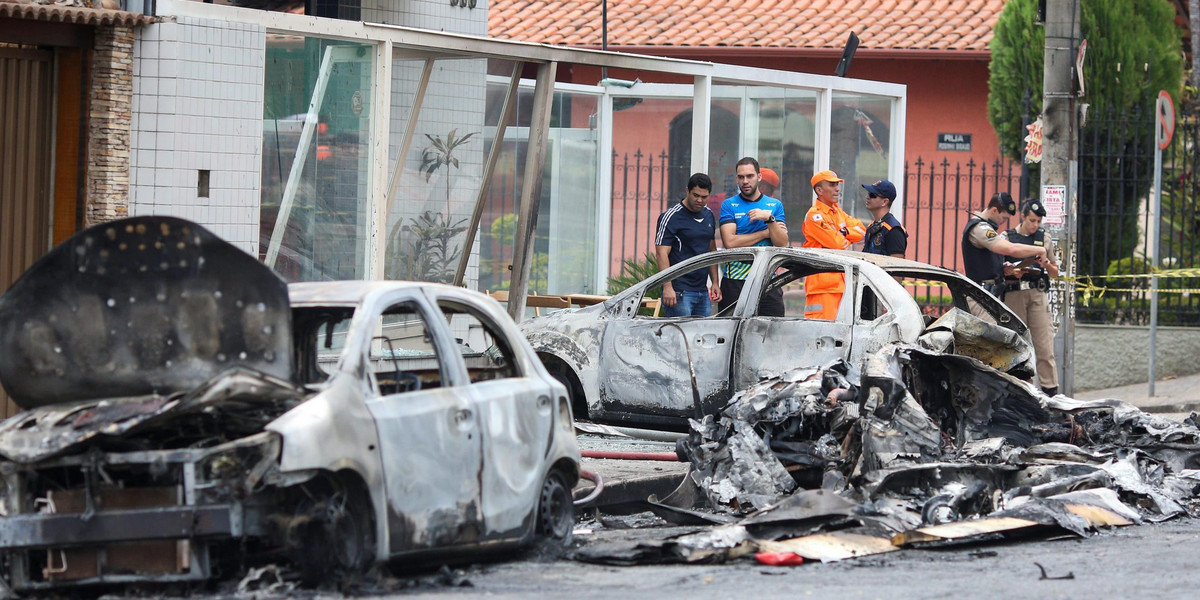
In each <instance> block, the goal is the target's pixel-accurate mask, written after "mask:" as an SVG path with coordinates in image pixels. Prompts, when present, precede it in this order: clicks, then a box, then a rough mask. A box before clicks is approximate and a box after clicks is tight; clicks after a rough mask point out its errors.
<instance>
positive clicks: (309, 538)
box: [287, 482, 375, 587]
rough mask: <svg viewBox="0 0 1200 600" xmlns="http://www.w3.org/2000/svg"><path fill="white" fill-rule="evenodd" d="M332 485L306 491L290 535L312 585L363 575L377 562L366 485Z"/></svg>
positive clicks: (289, 540)
mask: <svg viewBox="0 0 1200 600" xmlns="http://www.w3.org/2000/svg"><path fill="white" fill-rule="evenodd" d="M330 483H331V485H321V486H319V487H318V488H317V489H312V488H310V489H309V490H307V492H302V497H301V498H300V500H299V501H298V502H297V503H296V504H295V508H294V514H293V518H292V524H291V526H290V528H289V531H288V535H287V543H288V548H289V554H290V555H291V556H292V560H293V561H294V563H295V564H296V566H297V568H298V569H299V571H300V580H301V582H302V583H303V584H304V585H305V586H307V587H316V586H318V585H320V584H322V583H324V582H326V581H329V580H330V579H334V580H337V579H344V578H346V577H353V576H356V575H359V574H361V573H364V572H366V571H367V569H369V568H370V566H371V565H372V564H373V563H374V560H375V527H374V519H372V518H371V512H372V509H371V502H370V496H369V495H368V493H367V491H366V490H365V489H363V488H362V487H361V486H355V485H344V484H342V483H340V482H330Z"/></svg>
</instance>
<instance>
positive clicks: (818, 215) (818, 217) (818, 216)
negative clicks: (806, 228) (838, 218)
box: [812, 213, 823, 223]
mask: <svg viewBox="0 0 1200 600" xmlns="http://www.w3.org/2000/svg"><path fill="white" fill-rule="evenodd" d="M812 219H813V221H816V222H817V223H820V222H821V221H822V220H823V219H821V213H813V216H812Z"/></svg>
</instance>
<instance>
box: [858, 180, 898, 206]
mask: <svg viewBox="0 0 1200 600" xmlns="http://www.w3.org/2000/svg"><path fill="white" fill-rule="evenodd" d="M863 189H864V190H867V192H868V193H871V194H875V195H876V196H883V197H884V198H887V199H888V200H893V201H894V200H895V199H896V186H894V185H892V182H890V181H888V180H886V179H880V180H879V181H876V182H875V183H872V184H871V185H867V184H865V183H864V184H863Z"/></svg>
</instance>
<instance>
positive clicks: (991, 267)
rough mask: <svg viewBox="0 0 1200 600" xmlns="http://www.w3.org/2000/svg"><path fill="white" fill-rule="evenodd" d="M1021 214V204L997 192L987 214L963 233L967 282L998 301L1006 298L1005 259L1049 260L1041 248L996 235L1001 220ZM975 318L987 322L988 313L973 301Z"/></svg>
mask: <svg viewBox="0 0 1200 600" xmlns="http://www.w3.org/2000/svg"><path fill="white" fill-rule="evenodd" d="M1004 213H1008V214H1009V215H1015V214H1017V203H1016V202H1013V198H1012V195H1010V194H1009V193H1008V192H997V193H996V194H995V195H993V196H992V199H991V200H989V201H988V205H987V208H985V209H984V210H983V212H973V213H971V220H970V221H967V226H966V227H964V228H963V233H962V257H963V267H964V268H965V269H966V272H967V278H968V279H970V280H971V281H974V282H975V283H978V284H979V285H982V286H983V287H984V288H985V289H987V290H988V291H989V292H991V293H992V295H994V296H996V297H997V298H1000V299H1003V296H1004V257H1005V256H1015V257H1018V258H1029V257H1035V258H1039V259H1041V260H1045V259H1046V249H1045V248H1039V247H1037V246H1026V245H1024V244H1022V245H1017V244H1014V243H1012V242H1010V241H1008V240H1006V239H1004V237H1003V236H1001V235H1000V233H999V232H997V231H996V228H997V227H999V225H998V223H999V220H1000V219H1004V220H1005V221H1007V220H1008V217H1007V216H1006V215H1005V214H1004ZM967 304H968V305H969V306H970V309H971V314H973V315H975V316H977V317H979V318H982V319H987V318H988V315H987V312H986V311H984V310H983V308H982V307H980V306H979V305H978V304H976V303H975V302H974V301H973V300H971V299H970V298H968V299H967Z"/></svg>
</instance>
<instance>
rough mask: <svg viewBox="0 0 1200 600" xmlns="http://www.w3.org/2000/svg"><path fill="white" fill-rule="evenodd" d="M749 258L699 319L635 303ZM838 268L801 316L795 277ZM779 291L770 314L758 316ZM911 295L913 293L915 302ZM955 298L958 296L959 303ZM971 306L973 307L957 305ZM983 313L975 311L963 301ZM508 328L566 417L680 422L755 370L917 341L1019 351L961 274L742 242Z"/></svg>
mask: <svg viewBox="0 0 1200 600" xmlns="http://www.w3.org/2000/svg"><path fill="white" fill-rule="evenodd" d="M735 261H736V262H742V263H749V264H750V273H749V275H748V277H747V279H746V283H745V285H744V287H743V289H742V294H741V297H740V298H738V299H737V302H736V303H735V304H733V305H732V306H728V307H727V308H726V309H725V310H723V311H720V312H714V314H713V315H712V316H710V317H704V318H695V317H680V318H666V317H656V316H653V315H652V314H649V313H648V312H647V311H645V310H640V309H639V308H640V305H641V301H642V299H643V297H644V296H645V295H646V293H647V292H648V291H650V290H654V289H659V288H660V287H661V286H662V285H663V284H664V283H666V282H668V281H671V280H673V279H675V278H677V277H680V276H682V275H684V274H686V273H689V272H691V271H693V270H697V269H704V268H707V267H709V266H710V265H717V266H722V265H725V264H727V263H730V262H735ZM827 272H838V273H842V274H844V276H845V281H846V292H845V295H844V296H843V299H842V303H841V305H840V307H839V311H838V316H837V319H836V320H833V321H828V320H818V319H806V318H805V317H804V306H805V297H804V289H803V282H804V278H805V277H807V276H809V275H813V274H816V273H827ZM774 290H782V293H783V297H784V305H785V314H784V316H782V317H776V316H761V315H759V314H758V305H759V299H760V298H761V297H762V296H763V295H764V294H766V293H768V292H773V291H774ZM915 296H920V297H921V298H922V300H923V302H920V303H919V302H918V301H917V299H916V297H915ZM968 299H969V300H968ZM971 305H974V306H971ZM972 308H975V309H976V310H975V312H977V313H978V314H981V315H983V316H982V317H976V316H975V315H973V314H972V313H971V309H972ZM521 329H522V331H523V332H524V333H525V335H526V337H527V338H529V341H530V342H531V344H532V345H533V347H534V349H535V350H536V351H537V353H538V356H539V358H541V360H542V362H543V363H545V365H546V367H547V368H548V369H549V370H550V372H551V373H552V374H554V375H555V377H557V378H559V379H560V380H561V381H563V382H564V384H565V385H566V386H567V387H568V388H569V389H570V393H571V398H572V403H573V408H574V411H575V415H576V417H577V418H581V419H590V420H594V421H598V422H605V423H610V424H627V425H635V426H643V427H652V428H678V429H683V428H686V426H687V419H688V418H700V417H702V416H703V415H706V414H713V413H715V412H716V411H718V410H720V409H721V408H722V407H724V406H725V404H726V403H727V402H728V400H729V398H730V397H731V395H732V394H733V393H734V392H736V391H738V390H742V389H745V388H747V387H749V386H750V385H752V384H754V383H756V382H758V381H760V380H761V379H764V378H767V377H773V376H777V375H780V374H781V373H783V372H785V371H787V370H789V369H792V368H795V367H801V366H823V365H827V364H829V363H831V362H833V361H835V360H839V359H840V360H844V361H846V362H847V363H849V364H861V363H862V362H863V360H864V359H865V358H866V357H868V356H870V355H871V354H872V353H874V352H876V351H878V350H880V349H881V348H883V347H884V346H885V345H887V344H892V343H909V344H911V343H917V342H918V340H922V343H924V344H926V345H928V346H929V347H930V348H931V349H932V350H936V351H939V352H947V353H954V354H959V355H963V356H969V357H972V358H975V359H978V360H981V361H983V362H984V363H985V364H987V365H989V366H991V367H993V368H996V369H997V370H999V371H1001V372H1004V373H1009V374H1012V375H1014V376H1017V377H1021V378H1028V377H1030V376H1031V375H1032V374H1033V372H1034V363H1033V350H1032V346H1031V344H1030V338H1029V332H1028V329H1027V327H1026V326H1025V324H1024V323H1022V322H1021V320H1020V319H1018V318H1017V317H1016V315H1014V314H1013V313H1012V312H1011V311H1010V310H1009V309H1008V308H1007V307H1006V306H1004V304H1003V303H1001V302H999V301H997V300H996V299H995V298H994V297H993V296H991V295H990V294H988V293H987V292H986V291H984V290H983V288H981V287H979V286H978V285H976V284H975V283H973V282H971V281H970V280H968V279H966V278H965V277H963V276H962V275H960V274H958V273H956V272H954V271H949V270H947V269H942V268H939V267H934V266H931V265H928V264H924V263H919V262H913V261H908V260H902V259H896V258H892V257H880V256H875V255H868V254H863V253H856V252H845V251H835V250H812V249H806V248H746V249H738V250H725V251H720V252H713V253H708V254H704V255H701V256H698V257H695V258H693V259H691V260H688V261H685V262H683V263H680V264H678V265H675V266H674V267H672V268H670V269H667V270H665V271H663V272H661V273H659V274H657V275H655V276H653V277H650V278H648V279H646V280H645V281H643V282H641V283H639V284H638V285H635V286H633V287H631V288H629V289H628V290H625V291H624V292H622V293H620V294H618V295H616V296H614V297H612V298H610V299H609V300H608V301H606V302H604V303H603V304H598V305H595V306H590V307H587V308H584V309H580V310H576V311H562V312H558V313H554V314H552V315H548V316H543V317H540V318H535V319H531V320H529V321H526V322H524V323H522V324H521Z"/></svg>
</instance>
